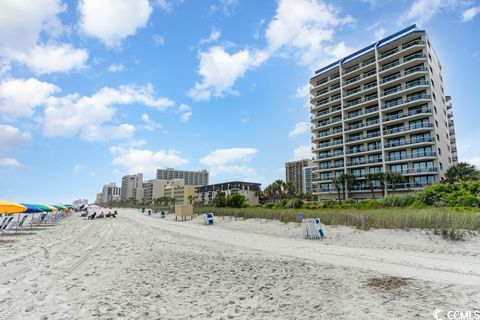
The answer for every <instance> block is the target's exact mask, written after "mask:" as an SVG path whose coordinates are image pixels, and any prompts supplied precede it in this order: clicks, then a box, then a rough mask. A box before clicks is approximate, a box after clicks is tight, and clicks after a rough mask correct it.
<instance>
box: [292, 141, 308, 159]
mask: <svg viewBox="0 0 480 320" xmlns="http://www.w3.org/2000/svg"><path fill="white" fill-rule="evenodd" d="M312 157H313V153H312V148H311V146H308V145H307V146H299V147H298V148H296V149H295V150H293V159H292V160H302V159H312Z"/></svg>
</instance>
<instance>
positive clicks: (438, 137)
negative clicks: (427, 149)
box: [437, 133, 440, 141]
mask: <svg viewBox="0 0 480 320" xmlns="http://www.w3.org/2000/svg"><path fill="white" fill-rule="evenodd" d="M437 141H440V136H439V135H438V133H437Z"/></svg>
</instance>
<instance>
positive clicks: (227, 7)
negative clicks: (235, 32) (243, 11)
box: [210, 0, 238, 16]
mask: <svg viewBox="0 0 480 320" xmlns="http://www.w3.org/2000/svg"><path fill="white" fill-rule="evenodd" d="M237 5H238V0H218V3H217V4H214V5H212V6H210V12H211V13H214V12H215V11H221V12H222V13H223V14H224V15H226V16H230V15H231V14H233V12H234V11H235V8H236V6H237Z"/></svg>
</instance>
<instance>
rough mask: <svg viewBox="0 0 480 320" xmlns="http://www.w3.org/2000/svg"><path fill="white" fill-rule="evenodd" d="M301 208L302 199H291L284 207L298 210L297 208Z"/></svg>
mask: <svg viewBox="0 0 480 320" xmlns="http://www.w3.org/2000/svg"><path fill="white" fill-rule="evenodd" d="M302 206H303V201H302V199H299V198H293V199H290V200H288V202H287V204H286V205H285V208H292V209H298V208H301V207H302Z"/></svg>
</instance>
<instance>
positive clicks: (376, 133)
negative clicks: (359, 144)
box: [346, 132, 380, 142]
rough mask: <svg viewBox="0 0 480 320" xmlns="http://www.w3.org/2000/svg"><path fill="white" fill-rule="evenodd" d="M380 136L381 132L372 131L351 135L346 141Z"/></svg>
mask: <svg viewBox="0 0 480 320" xmlns="http://www.w3.org/2000/svg"><path fill="white" fill-rule="evenodd" d="M379 136H380V132H372V133H369V134H366V135H360V136H354V137H350V138H348V139H347V140H346V142H352V141H359V140H365V139H370V138H374V137H379Z"/></svg>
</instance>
